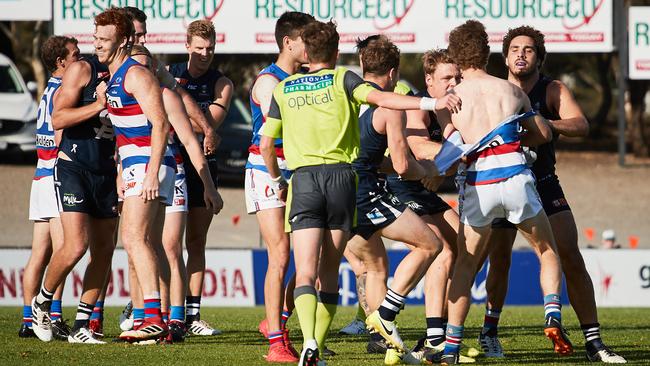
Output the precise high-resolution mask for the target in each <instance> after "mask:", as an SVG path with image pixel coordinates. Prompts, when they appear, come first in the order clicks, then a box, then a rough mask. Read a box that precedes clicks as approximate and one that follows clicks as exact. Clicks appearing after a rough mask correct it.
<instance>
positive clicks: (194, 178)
mask: <svg viewBox="0 0 650 366" xmlns="http://www.w3.org/2000/svg"><path fill="white" fill-rule="evenodd" d="M179 150H180V152H181V156H183V163H184V167H185V182H186V183H187V206H188V207H189V208H192V207H205V201H204V200H203V182H202V181H201V177H200V176H199V173H198V172H197V171H196V169H195V168H194V165H192V162H191V161H190V157H189V155H188V154H187V150H185V148H184V147H183V146H182V145H180V146H179ZM205 159H206V160H207V161H208V169H209V170H210V175H211V176H212V182H214V186H215V187H217V182H218V177H217V157H216V155H208V156H206V157H205Z"/></svg>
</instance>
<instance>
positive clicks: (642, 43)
mask: <svg viewBox="0 0 650 366" xmlns="http://www.w3.org/2000/svg"><path fill="white" fill-rule="evenodd" d="M628 19H629V23H628V24H629V25H628V32H629V37H628V45H629V47H630V56H629V59H630V63H629V75H630V79H633V80H648V79H650V6H632V7H630V13H629V18H628Z"/></svg>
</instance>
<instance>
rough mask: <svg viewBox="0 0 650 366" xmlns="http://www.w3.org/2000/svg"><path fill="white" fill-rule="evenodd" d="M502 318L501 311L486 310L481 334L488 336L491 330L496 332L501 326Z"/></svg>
mask: <svg viewBox="0 0 650 366" xmlns="http://www.w3.org/2000/svg"><path fill="white" fill-rule="evenodd" d="M500 316H501V309H498V310H497V309H488V308H487V307H486V308H485V317H484V318H483V329H482V330H481V333H483V334H486V333H487V332H489V331H490V330H492V329H494V330H496V329H497V327H498V326H499V317H500Z"/></svg>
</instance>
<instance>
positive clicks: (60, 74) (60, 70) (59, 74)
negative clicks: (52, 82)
mask: <svg viewBox="0 0 650 366" xmlns="http://www.w3.org/2000/svg"><path fill="white" fill-rule="evenodd" d="M63 74H65V68H63V67H59V68H57V69H56V70H54V72H53V73H52V77H55V78H59V79H61V78H63Z"/></svg>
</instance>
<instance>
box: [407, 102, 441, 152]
mask: <svg viewBox="0 0 650 366" xmlns="http://www.w3.org/2000/svg"><path fill="white" fill-rule="evenodd" d="M430 123H431V120H430V118H429V113H428V112H426V111H406V141H407V142H408V145H409V147H410V148H411V151H412V152H413V155H415V158H416V159H418V160H433V159H434V158H435V156H436V155H437V154H438V152H440V149H441V147H442V144H440V143H438V142H434V141H431V138H430V136H429V131H428V129H427V127H428V126H429V124H430Z"/></svg>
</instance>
